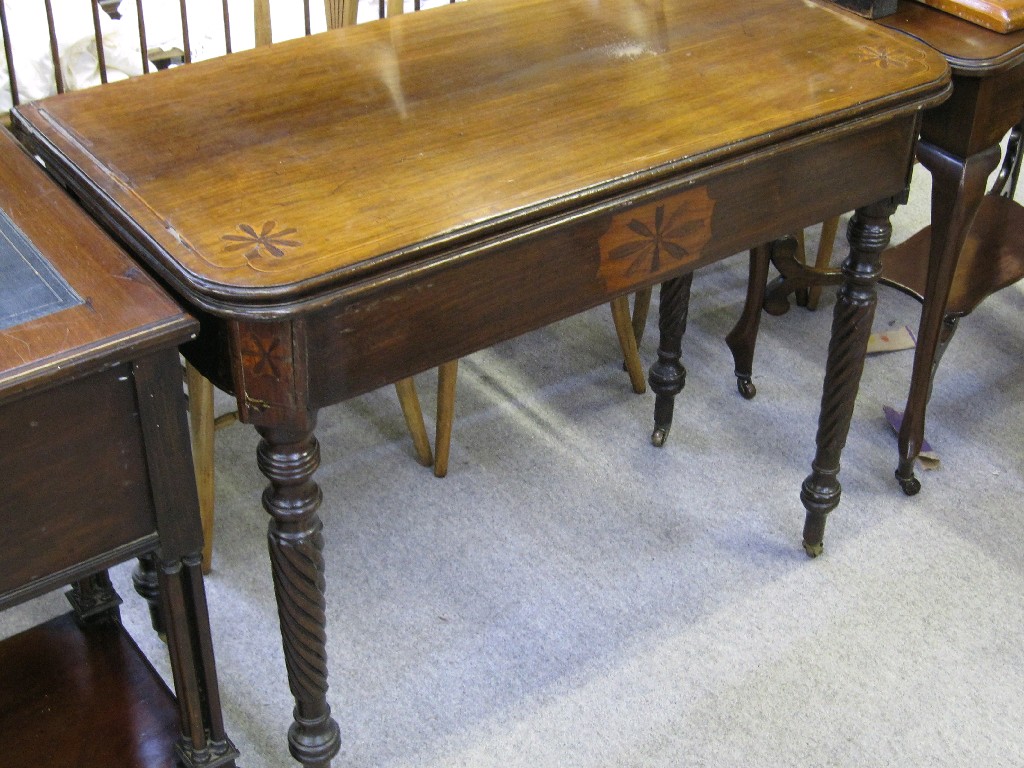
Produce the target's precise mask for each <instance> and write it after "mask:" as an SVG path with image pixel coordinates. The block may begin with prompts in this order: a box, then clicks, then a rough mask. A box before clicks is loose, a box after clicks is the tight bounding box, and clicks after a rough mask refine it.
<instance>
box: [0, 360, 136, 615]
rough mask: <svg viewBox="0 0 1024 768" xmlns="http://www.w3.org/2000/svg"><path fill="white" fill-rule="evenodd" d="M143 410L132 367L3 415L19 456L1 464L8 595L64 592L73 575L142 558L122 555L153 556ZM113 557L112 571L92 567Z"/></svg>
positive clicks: (0, 516) (33, 398)
mask: <svg viewBox="0 0 1024 768" xmlns="http://www.w3.org/2000/svg"><path fill="white" fill-rule="evenodd" d="M135 410H136V405H135V388H134V387H133V385H132V381H131V370H130V368H129V367H128V366H127V365H119V366H116V367H114V368H112V369H109V370H107V371H103V372H102V373H97V374H94V375H92V376H88V377H85V378H82V379H79V380H77V381H74V382H72V383H70V384H67V385H65V386H63V387H59V388H52V389H48V390H46V391H43V392H39V393H35V394H32V395H29V396H27V397H25V398H22V399H20V400H19V401H18V402H16V403H14V404H11V405H9V406H8V407H4V408H0V434H3V435H7V436H8V438H7V439H8V440H9V446H10V448H9V450H5V451H4V452H3V457H2V459H0V468H2V470H3V476H4V478H5V489H4V495H3V501H2V502H0V520H2V521H3V531H4V533H3V536H0V563H3V568H0V595H3V593H6V592H8V591H10V590H14V589H15V588H17V587H20V586H22V585H26V584H30V583H35V582H38V581H39V580H41V579H45V577H47V576H50V575H55V576H56V583H49V582H46V581H44V583H43V584H39V585H37V587H38V588H37V591H39V590H42V589H44V588H46V587H49V588H51V589H52V588H54V587H61V586H63V585H64V584H66V583H68V582H69V581H71V578H70V577H69V576H68V574H66V573H65V571H67V570H68V569H71V568H73V567H74V566H77V565H79V564H91V565H92V567H93V568H94V569H95V568H98V567H107V566H110V565H113V564H114V563H115V562H120V561H121V560H123V559H125V558H126V557H127V556H128V555H130V554H133V552H131V551H129V552H127V553H126V552H119V551H118V548H121V547H130V546H132V545H133V544H134V545H135V546H134V549H135V552H134V554H141V553H142V552H144V551H147V550H149V549H152V548H153V543H154V539H155V536H150V535H151V534H154V533H155V530H156V520H155V518H154V516H153V512H152V509H151V504H150V488H149V482H148V477H147V471H146V466H145V463H144V461H143V457H144V453H143V444H142V439H141V436H140V434H139V427H138V419H137V417H136V416H135V414H134V412H135ZM98 443H102V446H103V447H102V449H100V448H99V447H98V445H97V444H98ZM147 537H149V538H147ZM58 543H59V546H58ZM108 553H114V554H113V561H112V562H110V561H107V562H103V561H102V560H101V561H100V562H98V563H97V562H93V561H94V560H95V558H101V557H102V556H104V555H105V554H108ZM4 602H5V601H4V597H2V596H0V606H2V605H3V604H4Z"/></svg>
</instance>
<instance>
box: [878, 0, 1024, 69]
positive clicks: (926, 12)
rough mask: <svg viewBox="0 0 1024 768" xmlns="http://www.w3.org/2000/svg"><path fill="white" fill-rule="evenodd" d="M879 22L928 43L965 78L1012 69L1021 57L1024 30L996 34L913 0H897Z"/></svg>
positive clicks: (1023, 52)
mask: <svg viewBox="0 0 1024 768" xmlns="http://www.w3.org/2000/svg"><path fill="white" fill-rule="evenodd" d="M878 23H879V24H881V25H883V26H885V27H888V28H890V29H897V30H899V31H901V32H904V33H906V34H908V35H910V36H912V37H915V38H917V39H918V40H920V41H921V42H923V43H927V44H928V45H930V46H931V47H933V48H934V49H935V50H937V51H938V52H939V53H941V54H943V55H944V56H945V57H946V58H947V59H948V60H949V63H950V65H951V66H952V67H953V69H954V71H956V72H958V73H960V74H964V75H968V76H981V75H984V74H986V73H989V72H992V71H996V70H999V69H1004V68H1007V67H1014V66H1016V65H1017V64H1018V63H1020V61H1021V59H1022V58H1024V30H1022V31H1018V32H1012V33H1010V34H1006V35H1003V34H999V33H997V32H993V31H991V30H988V29H985V28H984V27H980V26H978V25H976V24H967V23H964V21H963V20H962V19H959V18H957V17H956V16H953V15H951V14H948V13H943V12H941V11H936V10H935V9H934V8H930V7H929V6H927V5H922V4H921V3H918V2H914V0H900V4H899V8H898V9H897V11H896V13H895V14H894V15H892V16H886V17H885V18H884V19H879V20H878Z"/></svg>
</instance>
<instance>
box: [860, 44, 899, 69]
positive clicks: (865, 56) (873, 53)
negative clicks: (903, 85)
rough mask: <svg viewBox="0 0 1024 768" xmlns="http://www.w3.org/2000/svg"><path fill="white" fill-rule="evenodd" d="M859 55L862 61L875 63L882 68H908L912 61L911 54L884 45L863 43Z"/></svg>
mask: <svg viewBox="0 0 1024 768" xmlns="http://www.w3.org/2000/svg"><path fill="white" fill-rule="evenodd" d="M859 55H860V60H861V61H862V62H864V63H867V64H874V65H875V66H876V67H879V68H880V69H890V68H892V69H906V68H907V67H909V66H910V63H911V57H910V56H908V55H906V54H904V53H896V52H895V51H893V50H892V49H891V48H887V47H885V46H884V45H862V46H861V47H860V54H859Z"/></svg>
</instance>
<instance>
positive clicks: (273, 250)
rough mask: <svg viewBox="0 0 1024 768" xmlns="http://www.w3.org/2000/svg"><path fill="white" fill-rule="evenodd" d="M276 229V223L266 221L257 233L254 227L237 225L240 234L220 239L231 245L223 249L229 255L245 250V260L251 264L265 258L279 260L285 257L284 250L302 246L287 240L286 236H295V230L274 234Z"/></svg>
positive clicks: (295, 241) (224, 236) (299, 243)
mask: <svg viewBox="0 0 1024 768" xmlns="http://www.w3.org/2000/svg"><path fill="white" fill-rule="evenodd" d="M276 227H277V222H276V221H267V222H264V224H263V227H262V229H260V231H259V232H257V231H256V229H255V228H254V227H252V226H250V225H248V224H239V225H238V229H239V231H241V232H242V234H240V235H236V234H230V235H223V236H222V237H221V239H222V240H227V241H228V242H230V243H231V245H228V246H225V247H224V251H225V252H227V253H230V252H233V251H241V250H245V254H244V256H245V260H246V261H247V262H249V263H250V264H252V263H253V262H254V261H260V260H262V259H264V258H266V257H267V256H269V257H271V258H274V259H280V258H282V257H283V256H284V255H285V249H286V248H296V247H298V246H300V245H302V243H301V242H299V241H298V240H292V239H288V235H294V234H295V229H292V228H290V229H282V230H280V231H278V232H275V231H274V229H275V228H276Z"/></svg>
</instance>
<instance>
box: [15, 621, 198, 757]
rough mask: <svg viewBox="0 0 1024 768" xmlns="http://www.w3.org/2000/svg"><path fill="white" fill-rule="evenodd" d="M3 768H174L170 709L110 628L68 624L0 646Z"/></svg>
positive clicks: (167, 698)
mask: <svg viewBox="0 0 1024 768" xmlns="http://www.w3.org/2000/svg"><path fill="white" fill-rule="evenodd" d="M0 733H2V734H3V755H2V757H0V762H3V763H4V764H5V765H24V766H30V765H32V766H54V767H56V766H74V767H75V768H110V766H118V768H175V766H177V762H176V756H175V754H174V745H175V744H176V743H177V740H178V716H177V705H176V703H175V700H174V696H173V695H172V694H171V692H170V691H169V690H168V688H167V686H166V685H165V684H164V682H163V680H162V679H161V678H160V677H159V676H158V675H157V673H156V671H155V670H154V669H153V668H152V667H151V666H150V664H149V662H148V661H146V659H145V658H144V657H143V655H142V653H141V652H140V651H139V649H138V647H137V646H136V645H135V643H134V641H133V640H132V639H131V637H129V636H128V634H127V632H125V630H124V629H123V628H122V627H121V626H120V625H117V624H114V623H109V624H104V625H99V626H91V627H88V628H86V629H82V628H80V627H79V626H78V625H77V624H76V623H75V621H74V619H73V617H72V616H71V614H70V613H69V614H66V615H64V616H60V617H58V618H56V619H52V620H51V621H48V622H46V623H45V624H40V625H39V626H37V627H33V628H32V629H29V630H26V631H25V632H22V633H21V634H19V635H15V636H14V637H11V638H8V639H7V640H5V641H4V642H2V643H0Z"/></svg>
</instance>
